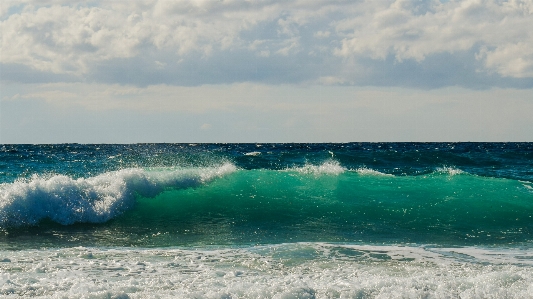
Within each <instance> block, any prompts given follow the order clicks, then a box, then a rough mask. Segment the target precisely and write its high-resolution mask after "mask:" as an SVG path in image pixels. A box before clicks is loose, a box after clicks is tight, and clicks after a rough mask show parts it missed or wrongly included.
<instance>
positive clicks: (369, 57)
mask: <svg viewBox="0 0 533 299" xmlns="http://www.w3.org/2000/svg"><path fill="white" fill-rule="evenodd" d="M531 28H533V0H509V1H504V0H464V1H460V0H450V1H445V0H440V1H439V0H411V1H407V0H373V1H363V0H361V1H359V0H351V1H344V0H305V1H303V0H293V1H291V0H284V1H278V0H256V1H252V0H249V1H237V0H176V1H170V0H141V1H113V0H106V1H100V0H94V1H63V0H40V1H31V0H17V1H12V0H3V1H2V2H0V35H1V36H0V39H1V48H0V143H3V144H7V143H140V142H176V143H180V142H185V143H190V142H364V141H370V142H375V141H420V142H425V141H444V142H448V141H533V30H531Z"/></svg>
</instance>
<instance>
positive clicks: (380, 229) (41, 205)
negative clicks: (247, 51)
mask: <svg viewBox="0 0 533 299" xmlns="http://www.w3.org/2000/svg"><path fill="white" fill-rule="evenodd" d="M532 245H533V143H344V144H337V143H336V144H127V145H123V144H95V145H90V144H54V145H0V297H2V298H115V299H126V298H220V299H222V298H284V299H289V298H533V250H532Z"/></svg>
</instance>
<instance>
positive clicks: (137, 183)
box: [0, 163, 237, 227]
mask: <svg viewBox="0 0 533 299" xmlns="http://www.w3.org/2000/svg"><path fill="white" fill-rule="evenodd" d="M236 169H237V168H236V167H235V165H233V164H231V163H226V164H223V165H221V166H218V167H203V168H146V169H142V168H128V169H122V170H118V171H111V172H106V173H103V174H100V175H97V176H94V177H89V178H78V179H75V178H71V177H68V176H66V175H53V176H49V177H42V176H38V175H34V176H33V177H31V178H30V179H27V180H17V181H15V182H14V183H4V184H2V185H0V227H8V226H20V225H32V224H36V223H38V222H39V221H41V220H43V219H47V218H48V219H50V220H52V221H54V222H57V223H60V224H64V225H67V224H72V223H76V222H91V223H101V222H106V221H108V220H110V219H112V218H114V217H116V216H117V215H120V214H122V213H123V212H125V211H126V210H129V209H131V208H132V207H133V206H134V204H135V195H137V194H138V195H141V196H144V197H153V196H156V195H157V194H159V193H160V192H162V191H164V190H166V189H168V188H173V189H183V188H189V187H196V186H199V185H202V184H205V183H208V182H210V181H212V180H213V179H216V178H219V177H223V176H225V175H227V174H230V173H232V172H234V171H235V170H236Z"/></svg>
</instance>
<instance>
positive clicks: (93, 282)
mask: <svg viewBox="0 0 533 299" xmlns="http://www.w3.org/2000/svg"><path fill="white" fill-rule="evenodd" d="M472 252H474V253H477V254H478V255H480V252H484V253H486V255H487V256H498V257H506V259H505V260H504V261H502V262H501V263H495V264H491V265H490V266H485V265H484V262H485V260H484V259H483V257H477V256H472V257H470V258H465V256H464V255H466V254H470V253H472ZM517 254H518V255H520V256H522V257H529V258H531V254H529V255H525V254H524V252H518V253H516V252H508V251H505V250H487V249H479V248H455V249H445V248H441V249H432V248H423V247H401V246H368V245H366V246H365V245H340V244H325V243H296V244H280V245H269V246H257V247H248V248H227V249H212V250H209V249H198V248H196V249H189V250H188V249H139V248H138V249H98V248H84V247H77V248H68V249H60V250H22V251H0V260H2V258H3V256H6V255H8V256H9V259H4V262H0V270H1V271H0V294H2V295H3V296H5V297H6V298H11V297H12V298H20V296H23V297H38V296H43V297H47V296H50V294H53V295H54V298H56V297H57V298H79V296H80V294H85V296H86V298H131V299H133V298H455V297H460V298H530V297H531V294H532V293H533V272H532V271H531V265H530V264H524V263H521V260H520V259H518V258H516V257H517ZM525 262H527V261H525Z"/></svg>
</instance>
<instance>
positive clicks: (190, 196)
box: [0, 160, 533, 246]
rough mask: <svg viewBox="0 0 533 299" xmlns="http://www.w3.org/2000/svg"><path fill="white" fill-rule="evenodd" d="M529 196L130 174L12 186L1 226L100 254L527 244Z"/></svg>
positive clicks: (474, 182)
mask: <svg viewBox="0 0 533 299" xmlns="http://www.w3.org/2000/svg"><path fill="white" fill-rule="evenodd" d="M531 185H532V184H531V183H530V182H528V181H519V180H512V179H504V178H493V177H482V176H478V175H472V174H469V173H467V172H464V171H462V170H460V169H458V168H454V167H442V168H436V169H435V170H434V171H433V172H431V173H427V174H423V175H417V176H398V175H392V174H387V173H383V172H380V171H377V170H373V169H370V168H365V167H361V168H355V169H349V168H346V167H343V166H342V165H341V164H340V163H338V162H336V161H334V160H327V161H325V162H324V163H322V164H315V165H313V164H307V165H303V166H298V167H289V168H286V169H281V170H272V169H241V168H237V167H236V166H235V165H234V164H231V163H225V164H222V165H218V166H212V167H193V168H179V167H170V168H168V167H164V168H161V167H158V168H145V169H140V168H129V169H123V170H119V171H113V172H107V173H104V174H101V175H97V176H94V177H89V178H77V179H74V178H70V177H67V176H64V175H63V176H62V175H53V176H50V177H33V178H31V179H29V180H21V181H16V182H14V183H10V184H3V185H2V187H1V193H0V194H1V196H2V197H1V198H2V204H1V205H0V221H1V224H2V228H3V229H4V231H8V232H9V231H13V229H14V228H17V227H27V226H32V227H35V229H30V230H29V231H28V232H27V233H21V231H20V230H19V231H17V233H16V234H21V235H24V234H34V233H35V230H37V231H38V232H39V234H40V235H43V236H45V235H46V236H48V237H50V238H52V239H53V238H56V237H52V235H53V234H54V233H57V232H60V233H61V234H63V235H64V238H66V239H68V238H69V236H70V238H74V237H72V236H78V235H83V236H84V238H87V239H88V240H92V239H91V238H90V236H91V235H95V236H98V237H95V238H94V240H97V242H98V244H102V245H118V244H121V243H126V244H130V245H134V246H177V245H187V244H189V245H190V244H254V243H258V244H268V243H283V242H287V241H291V242H307V241H313V242H318V241H327V242H371V243H376V242H378V243H379V242H386V243H420V244H428V243H441V244H456V245H465V244H466V245H476V244H521V243H524V244H525V243H528V242H531V241H532V240H531V236H532V235H533V227H532V224H531V223H532V218H531V217H532V215H533V192H532V191H531V190H532V189H531ZM94 223H95V224H99V225H98V226H94V225H92V224H94ZM58 225H59V226H58ZM75 238H78V237H75ZM77 240H78V241H77V242H78V243H79V242H80V241H79V239H77ZM56 241H57V240H56ZM56 241H55V242H56ZM88 242H89V241H88ZM56 243H61V242H56Z"/></svg>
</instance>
